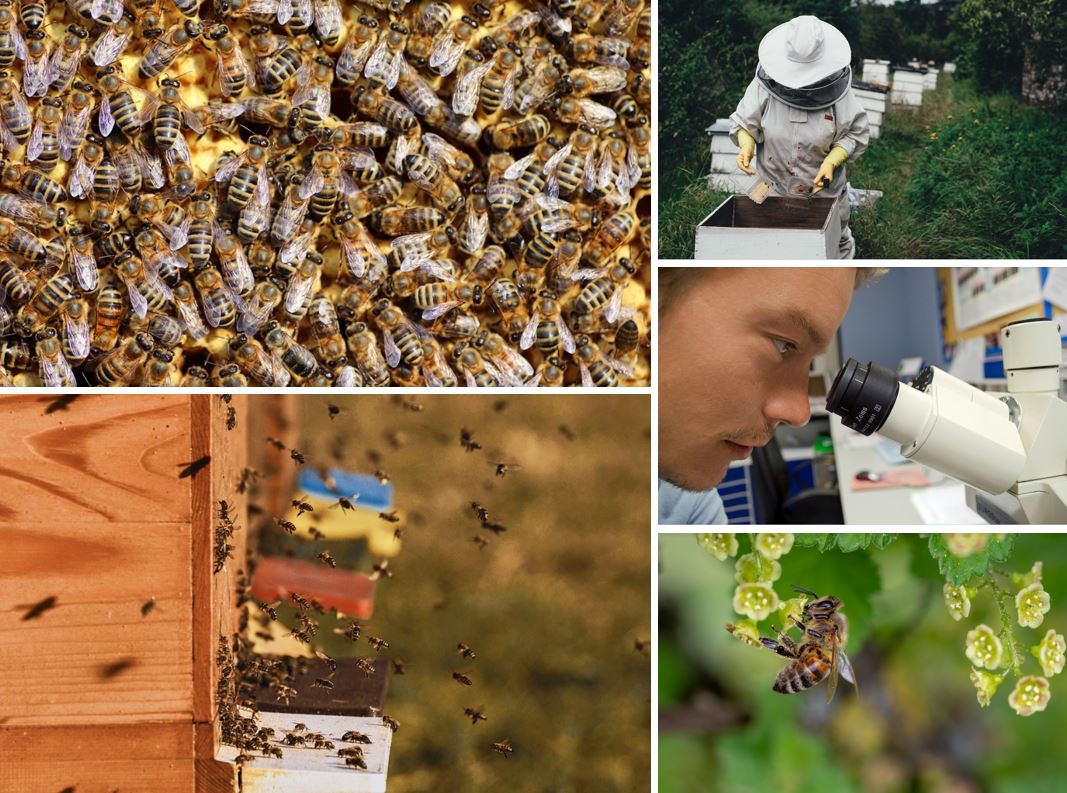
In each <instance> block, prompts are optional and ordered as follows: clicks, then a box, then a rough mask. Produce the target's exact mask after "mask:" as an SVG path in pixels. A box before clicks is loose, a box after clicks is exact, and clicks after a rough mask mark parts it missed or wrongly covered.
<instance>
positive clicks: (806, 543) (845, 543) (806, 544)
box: [793, 534, 898, 553]
mask: <svg viewBox="0 0 1067 793" xmlns="http://www.w3.org/2000/svg"><path fill="white" fill-rule="evenodd" d="M897 536H898V535H896V534H796V535H794V537H793V545H794V547H797V546H799V547H801V548H818V549H819V550H820V551H830V550H833V549H834V548H835V547H836V548H838V549H840V550H842V551H844V552H845V553H851V552H852V551H860V550H864V549H866V548H869V547H870V546H871V545H873V546H874V547H875V548H885V547H886V546H887V545H889V543H891V542H893V540H895V539H896V538H897Z"/></svg>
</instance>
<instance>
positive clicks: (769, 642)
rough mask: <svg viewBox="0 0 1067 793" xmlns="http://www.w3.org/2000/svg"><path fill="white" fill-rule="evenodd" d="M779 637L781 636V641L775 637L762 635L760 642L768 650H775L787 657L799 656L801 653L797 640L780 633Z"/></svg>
mask: <svg viewBox="0 0 1067 793" xmlns="http://www.w3.org/2000/svg"><path fill="white" fill-rule="evenodd" d="M779 638H781V639H782V641H780V642H779V641H775V640H774V639H767V638H765V637H760V643H761V644H762V645H763V646H764V647H766V648H767V649H768V650H774V651H775V652H776V653H778V655H781V656H783V657H785V658H797V657H798V655H799V654H798V652H797V645H796V642H794V641H793V640H792V639H790V638H789V637H788V636H785V635H784V634H779Z"/></svg>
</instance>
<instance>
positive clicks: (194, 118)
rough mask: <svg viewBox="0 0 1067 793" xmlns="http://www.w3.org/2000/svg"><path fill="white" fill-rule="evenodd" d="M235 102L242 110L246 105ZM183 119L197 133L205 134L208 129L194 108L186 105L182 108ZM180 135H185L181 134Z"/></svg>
mask: <svg viewBox="0 0 1067 793" xmlns="http://www.w3.org/2000/svg"><path fill="white" fill-rule="evenodd" d="M235 104H237V105H238V106H239V107H241V109H242V110H243V109H244V106H243V105H241V104H240V103H239V102H238V103H235ZM182 121H184V122H185V126H187V127H189V129H191V130H192V131H193V132H195V133H196V134H197V135H203V134H204V132H205V131H206V130H205V128H204V122H203V121H201V120H200V116H199V115H198V114H197V113H196V112H195V111H194V110H193V109H192V108H189V107H186V108H183V109H182ZM178 137H183V136H181V135H179V136H178Z"/></svg>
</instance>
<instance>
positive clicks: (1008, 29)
mask: <svg viewBox="0 0 1067 793" xmlns="http://www.w3.org/2000/svg"><path fill="white" fill-rule="evenodd" d="M800 13H805V14H815V15H817V16H819V17H821V18H822V19H825V20H826V21H828V22H831V23H832V24H834V25H836V26H837V27H839V28H840V29H841V30H842V31H844V32H845V34H846V36H848V37H849V40H850V41H851V42H852V45H853V56H854V61H855V63H854V67H855V68H857V69H858V68H859V64H860V61H861V60H862V58H864V57H881V58H889V59H891V60H894V61H897V62H901V61H906V60H907V59H909V58H911V57H915V56H917V57H921V58H923V59H934V60H935V61H937V62H938V63H941V62H943V61H945V60H955V61H956V63H957V66H958V67H959V71H958V72H957V74H956V78H957V79H952V78H947V77H946V76H944V75H942V77H941V79H940V82H939V88H938V90H937V91H936V92H933V93H930V92H927V94H926V95H925V96H924V99H923V106H922V108H921V109H919V110H918V111H908V110H903V109H900V108H896V109H893V110H891V111H890V112H889V113H887V114H886V116H885V119H884V126H883V128H882V137H881V138H879V139H878V140H875V141H872V143H871V146H870V148H869V149H868V150H867V152H866V153H865V154H864V155H863V156H862V157H861V158H860V159H859V160H858V161H857V162H855V163H852V164H850V165H849V180H850V182H851V183H852V185H853V186H854V187H859V188H865V189H876V190H882V191H883V192H884V194H885V195H884V197H883V198H882V199H881V200H880V201H879V202H878V204H876V205H875V207H874V208H873V210H872V209H867V210H863V209H861V210H854V212H853V215H852V226H853V232H854V234H855V236H856V240H857V256H858V257H863V258H972V257H973V258H1001V257H1003V258H1021V257H1033V258H1060V257H1063V256H1065V255H1067V216H1065V213H1067V210H1065V207H1067V200H1065V199H1067V142H1065V141H1064V139H1063V135H1062V134H1058V131H1059V130H1062V128H1063V122H1064V118H1063V116H1062V115H1059V114H1057V113H1056V112H1053V111H1050V110H1047V109H1037V108H1030V107H1027V106H1025V105H1024V104H1023V103H1022V102H1021V101H1020V99H1019V98H1018V97H1019V95H1020V89H1021V85H1022V69H1023V49H1022V48H1021V47H1020V46H1019V42H1026V41H1030V42H1031V44H1030V45H1029V50H1030V53H1031V59H1032V61H1033V62H1034V63H1036V64H1038V65H1039V66H1046V67H1047V66H1048V65H1049V64H1056V63H1064V62H1065V60H1067V0H1034V2H1028V3H1026V4H1023V3H1022V2H1021V0H1008V1H1007V2H1001V0H962V1H960V0H952V1H949V0H945V1H944V2H939V3H931V4H924V3H920V2H918V0H907V2H898V3H895V4H893V5H891V6H882V5H873V4H866V3H864V4H860V5H852V4H851V3H849V2H846V1H844V0H841V1H840V2H834V1H833V0H825V2H820V3H815V4H814V6H813V4H811V3H799V2H796V3H794V2H779V3H772V4H766V3H756V2H754V0H752V1H750V0H744V1H743V2H738V3H729V4H720V3H704V4H693V3H688V2H685V1H684V0H666V1H665V2H664V3H662V5H661V10H660V17H659V18H660V22H661V27H662V30H661V34H660V41H661V52H669V53H671V57H670V58H663V59H661V60H662V64H661V82H660V86H661V89H660V99H659V102H660V105H659V110H660V139H659V152H660V158H659V162H660V171H661V176H660V207H659V229H660V231H659V234H660V238H659V257H660V258H661V259H686V258H690V257H691V256H692V250H693V232H694V229H695V227H696V224H697V223H698V222H699V221H700V220H701V219H703V218H704V217H705V216H706V215H707V213H708V212H710V211H711V209H713V208H714V207H715V206H717V205H718V204H719V203H721V201H722V200H723V198H724V195H723V194H720V193H717V192H715V191H711V190H708V189H707V187H706V183H705V177H706V175H707V173H708V167H709V163H710V154H709V153H708V142H709V140H708V137H707V135H706V133H705V131H704V130H705V129H706V128H707V127H708V126H709V125H711V124H712V123H714V121H715V119H717V118H724V117H726V116H728V115H729V114H730V113H731V112H732V111H733V109H734V107H735V106H736V104H737V101H738V99H739V98H740V96H741V95H742V93H743V92H744V89H745V86H746V85H747V84H748V82H749V81H750V80H751V79H752V75H753V73H754V72H755V69H756V62H757V54H756V49H757V46H758V44H759V40H760V38H761V37H762V35H763V34H764V33H765V32H766V31H767V30H769V29H770V28H771V27H773V26H774V25H776V24H779V23H781V22H784V21H786V20H788V19H790V18H791V17H793V16H794V15H796V14H800ZM1035 32H1040V34H1041V35H1040V38H1039V40H1036V41H1035V40H1034V35H1035Z"/></svg>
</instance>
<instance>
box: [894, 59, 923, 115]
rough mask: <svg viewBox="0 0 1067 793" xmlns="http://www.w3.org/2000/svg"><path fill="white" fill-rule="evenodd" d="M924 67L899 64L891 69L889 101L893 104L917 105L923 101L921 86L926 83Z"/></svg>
mask: <svg viewBox="0 0 1067 793" xmlns="http://www.w3.org/2000/svg"><path fill="white" fill-rule="evenodd" d="M925 71H926V70H925V68H921V67H920V69H912V68H910V67H904V66H901V67H899V68H896V69H893V87H892V89H891V90H890V92H889V101H890V102H891V103H892V104H894V105H903V106H905V107H919V106H920V105H922V103H923V87H924V86H925V85H926V74H925Z"/></svg>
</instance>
